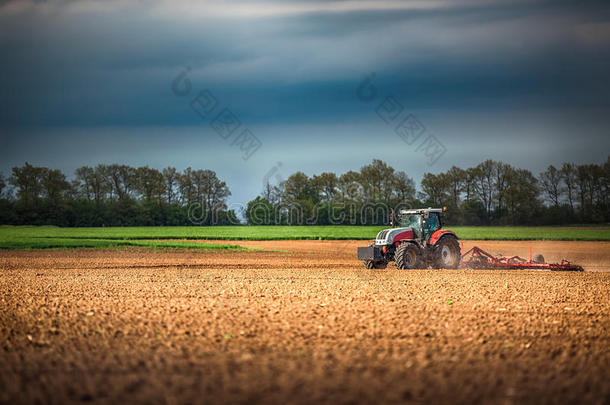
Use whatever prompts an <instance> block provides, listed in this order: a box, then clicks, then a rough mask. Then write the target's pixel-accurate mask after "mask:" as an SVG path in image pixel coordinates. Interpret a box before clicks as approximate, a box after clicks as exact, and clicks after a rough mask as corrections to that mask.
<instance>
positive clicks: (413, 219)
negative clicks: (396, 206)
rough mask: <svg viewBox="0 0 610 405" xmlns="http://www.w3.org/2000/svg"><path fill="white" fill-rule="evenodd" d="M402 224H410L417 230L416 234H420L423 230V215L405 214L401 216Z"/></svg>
mask: <svg viewBox="0 0 610 405" xmlns="http://www.w3.org/2000/svg"><path fill="white" fill-rule="evenodd" d="M400 226H404V227H408V226H410V227H411V228H413V230H414V231H415V235H419V233H420V230H421V215H403V216H401V218H400Z"/></svg>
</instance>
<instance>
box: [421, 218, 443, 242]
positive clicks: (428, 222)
mask: <svg viewBox="0 0 610 405" xmlns="http://www.w3.org/2000/svg"><path fill="white" fill-rule="evenodd" d="M440 227H441V224H440V222H439V220H438V214H436V213H432V212H431V213H430V216H429V217H428V218H427V219H424V233H425V234H426V239H427V238H428V237H430V235H432V233H433V232H434V231H436V230H437V229H439V228H440Z"/></svg>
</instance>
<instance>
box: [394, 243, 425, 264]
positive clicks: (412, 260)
mask: <svg viewBox="0 0 610 405" xmlns="http://www.w3.org/2000/svg"><path fill="white" fill-rule="evenodd" d="M394 264H395V265H396V268H397V269H400V270H405V269H419V268H421V251H420V249H419V247H417V245H415V244H413V243H403V244H401V245H399V246H398V247H397V248H396V252H395V253H394Z"/></svg>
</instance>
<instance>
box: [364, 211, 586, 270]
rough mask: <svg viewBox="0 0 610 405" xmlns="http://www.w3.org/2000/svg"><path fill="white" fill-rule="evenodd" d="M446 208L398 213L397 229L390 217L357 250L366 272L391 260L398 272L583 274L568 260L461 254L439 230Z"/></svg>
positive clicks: (449, 236) (454, 241)
mask: <svg viewBox="0 0 610 405" xmlns="http://www.w3.org/2000/svg"><path fill="white" fill-rule="evenodd" d="M445 210H446V208H442V209H441V208H424V209H413V210H401V211H400V212H399V213H398V216H397V220H398V226H394V215H393V213H392V217H391V218H390V223H391V225H392V228H389V229H384V230H382V231H380V232H379V233H378V234H377V237H376V238H375V242H374V243H372V244H371V245H369V246H365V247H359V248H358V259H359V260H362V261H363V262H364V266H365V267H366V268H367V269H383V268H385V267H386V266H387V265H388V263H389V262H391V261H393V262H394V264H395V266H396V268H398V269H425V268H428V267H433V268H445V269H456V268H458V267H463V268H471V269H534V270H554V271H583V268H582V267H581V266H578V265H575V264H572V263H570V262H568V261H567V260H562V261H561V263H546V262H545V261H544V257H542V255H536V256H535V257H534V258H533V259H532V252H531V249H530V259H529V260H527V259H524V258H522V257H519V256H512V257H505V256H501V255H496V256H494V255H492V254H490V253H488V252H486V251H484V250H483V249H481V248H479V247H476V246H475V247H473V248H472V249H470V250H469V251H468V252H466V253H464V254H463V255H462V254H461V246H460V243H459V242H458V238H457V235H456V234H455V233H454V232H452V231H450V230H448V229H442V225H443V224H442V217H441V214H442V213H443V212H444V211H445Z"/></svg>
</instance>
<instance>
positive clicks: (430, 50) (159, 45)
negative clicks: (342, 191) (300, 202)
mask: <svg viewBox="0 0 610 405" xmlns="http://www.w3.org/2000/svg"><path fill="white" fill-rule="evenodd" d="M0 54H1V55H2V62H1V63H0V121H1V123H0V134H1V139H0V140H1V146H0V162H1V164H0V171H2V172H3V173H4V174H5V175H8V174H9V171H10V168H11V167H12V166H15V165H22V164H23V163H24V162H25V161H28V162H30V163H32V164H34V165H41V166H48V167H52V168H59V169H61V170H63V171H64V172H65V173H66V174H68V175H71V174H72V173H73V172H74V169H76V168H77V167H79V166H83V165H92V166H93V165H96V164H99V163H124V164H129V165H133V166H141V165H149V166H151V167H156V168H159V169H160V168H163V167H166V166H175V167H177V168H178V169H180V170H182V169H184V168H186V167H187V166H191V167H193V168H205V169H212V170H215V171H216V172H217V173H218V175H219V177H220V178H221V179H223V180H225V181H226V182H227V183H228V185H229V187H230V189H231V191H232V193H233V196H232V198H231V202H234V203H245V202H247V201H248V200H250V199H252V198H254V197H255V196H256V195H257V194H258V193H260V192H261V191H262V185H263V179H264V178H265V175H266V174H267V173H269V172H270V170H272V169H273V168H274V167H279V169H278V170H275V171H273V176H272V177H271V180H272V181H277V180H279V179H281V178H285V177H287V176H288V175H290V174H291V173H294V172H295V171H297V170H302V171H304V172H305V173H307V174H310V175H311V174H315V173H320V172H322V171H335V172H337V173H342V172H345V171H347V170H350V169H354V170H358V169H359V168H360V167H361V166H363V165H364V164H367V163H370V161H371V160H372V159H373V158H379V159H382V160H384V161H386V162H388V163H389V164H391V165H392V166H393V167H395V168H396V169H398V170H404V171H406V172H407V174H409V175H410V176H412V177H413V178H414V179H415V180H416V181H418V180H419V179H420V178H421V176H422V174H423V173H424V172H427V171H432V172H439V171H442V170H446V169H448V168H449V167H451V166H452V165H458V166H461V167H469V166H474V165H476V164H478V163H479V162H481V161H483V160H485V159H496V160H502V161H505V162H508V163H511V164H513V165H516V166H519V167H523V168H527V169H530V170H532V171H533V172H534V173H535V174H537V173H538V172H539V171H541V170H543V169H544V168H545V167H546V166H547V165H549V164H556V165H557V164H561V163H562V162H563V161H568V160H569V161H573V162H576V163H600V162H603V161H604V160H605V159H606V157H607V156H608V154H609V151H610V136H609V135H610V99H609V94H610V93H609V90H610V80H609V75H608V72H609V71H610V7H608V6H607V4H606V2H602V1H599V2H594V1H591V2H588V1H560V0H555V1H535V0H534V1H525V0H523V1H519V0H493V1H492V0H489V1H468V0H463V1H462V0H452V1H434V0H427V1H408V0H407V1H357V0H356V1H334V2H333V1H287V0H283V1H273V0H272V1H256V0H250V1H248V0H244V1H218V2H208V1H185V0H173V1H169V0H167V1H166V0H150V1H146V0H141V1H137V2H136V1H133V2H130V1H123V0H115V1H108V0H106V1H96V0H87V1H85V0H64V1H52V0H48V1H20V0H16V1H1V0H0ZM185 72H186V75H184V76H182V77H180V78H179V77H178V76H179V75H181V74H182V73H185ZM184 79H187V80H188V82H187V81H185V80H184ZM366 79H368V80H369V82H367V83H365V82H364V80H366ZM365 84H366V86H365ZM202 91H207V93H205V97H203V98H202V97H200V96H199V95H200V92H202ZM390 96H391V97H393V99H392V100H393V101H394V102H397V103H399V104H400V106H401V107H397V104H392V105H393V106H394V109H391V108H390V104H388V103H389V102H388V101H386V99H387V97H390ZM210 97H213V99H212V98H210ZM194 99H195V100H197V101H199V102H200V104H199V105H202V104H201V103H203V101H204V100H207V101H208V102H209V101H210V100H214V101H213V102H209V103H208V104H206V107H207V108H208V109H210V110H209V111H207V110H206V113H205V114H204V116H202V115H200V114H198V113H197V112H196V111H195V110H194V109H193V108H192V105H191V102H192V101H193V100H194ZM384 101H385V103H384ZM204 104H205V103H204ZM194 105H195V106H197V104H194ZM380 105H381V108H380ZM225 109H227V111H230V113H231V114H232V115H233V117H234V118H233V119H237V120H239V127H237V128H236V129H235V130H234V132H232V133H227V130H226V128H229V127H224V128H225V129H224V130H223V131H224V132H223V131H220V132H221V133H219V132H218V131H216V130H215V129H214V128H213V127H212V124H213V122H214V120H215V118H216V116H217V115H218V114H220V113H221V112H222V111H224V110H225ZM378 110H379V111H378ZM200 112H201V111H200ZM382 117H383V118H385V119H386V120H389V121H390V122H389V123H386V122H385V121H384V119H383V118H382ZM406 117H415V119H416V120H417V123H418V124H419V125H421V127H419V128H420V129H421V130H419V129H418V131H419V132H417V133H418V134H419V135H421V136H419V135H418V136H419V137H418V138H417V137H415V136H414V135H413V133H411V134H412V135H413V138H412V139H411V138H408V137H407V139H405V138H401V136H399V134H397V133H396V132H395V128H396V126H397V125H398V124H399V123H400V122H401V121H402V120H403V119H404V118H406ZM233 122H235V121H233ZM409 122H410V121H409ZM233 127H234V126H230V128H233ZM245 130H249V132H246V134H247V135H242V134H243V133H244V132H243V131H245ZM221 135H223V136H225V137H226V139H225V138H223V136H221ZM240 136H242V138H240ZM244 136H248V138H247V140H248V142H250V141H251V140H252V139H254V138H252V136H254V137H256V139H257V140H258V141H260V143H261V145H260V148H258V150H256V151H254V152H253V153H252V154H251V155H250V156H249V158H248V159H244V154H248V153H249V152H252V151H253V150H254V148H250V149H248V148H247V146H249V145H253V143H243V142H242V143H241V144H240V139H241V140H242V141H243V140H244V139H246V138H244ZM431 136H432V137H433V138H430V137H431ZM426 139H433V140H435V141H437V142H438V145H437V146H438V147H439V148H437V149H436V150H437V151H445V152H444V153H443V154H442V155H440V156H436V157H435V158H434V159H432V158H431V157H430V156H427V155H426V153H425V151H426V150H425V149H423V148H422V147H421V142H420V141H425V140H426ZM240 145H241V146H240ZM240 147H241V148H242V149H244V148H245V149H246V150H245V151H244V150H241V149H240ZM437 155H438V154H437ZM436 158H438V159H436ZM433 160H434V162H432V163H431V161H433ZM278 162H279V163H280V165H278Z"/></svg>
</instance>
